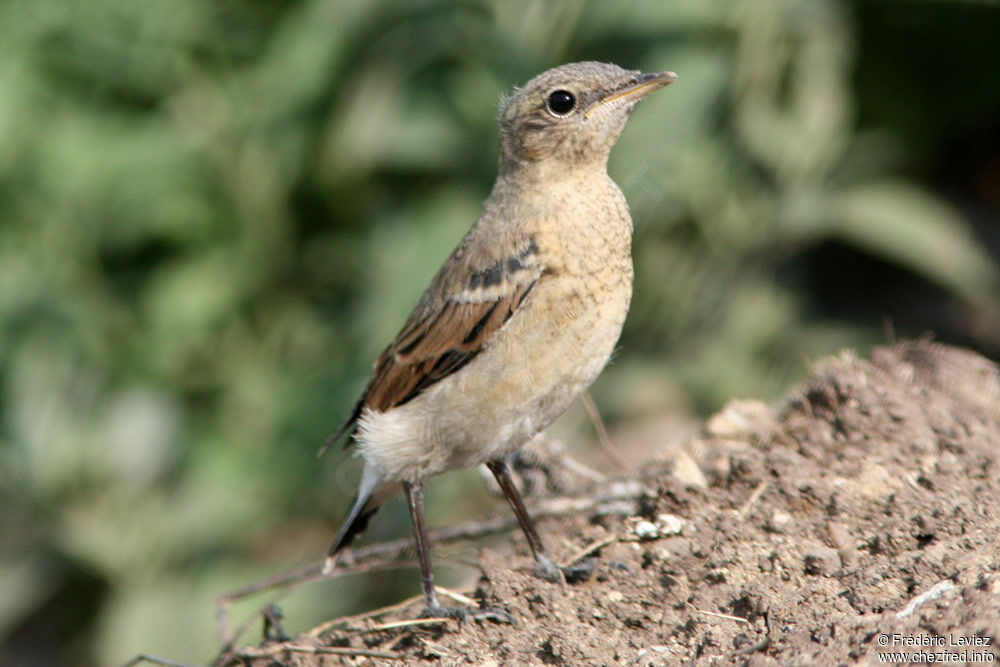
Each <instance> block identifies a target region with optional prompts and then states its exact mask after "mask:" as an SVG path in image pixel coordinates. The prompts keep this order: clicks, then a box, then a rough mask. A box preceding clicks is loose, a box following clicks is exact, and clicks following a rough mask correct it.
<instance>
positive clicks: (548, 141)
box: [500, 62, 677, 171]
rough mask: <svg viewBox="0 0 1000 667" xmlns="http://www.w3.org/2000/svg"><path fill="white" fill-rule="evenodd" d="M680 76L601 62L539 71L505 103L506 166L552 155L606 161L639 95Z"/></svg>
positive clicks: (568, 160)
mask: <svg viewBox="0 0 1000 667" xmlns="http://www.w3.org/2000/svg"><path fill="white" fill-rule="evenodd" d="M676 79H677V75H676V74H674V73H673V72H653V73H650V74H642V73H641V72H638V71H634V70H633V71H629V70H625V69H622V68H621V67H618V66H617V65H612V64H610V63H599V62H579V63H570V64H568V65H562V66H561V67H556V68H554V69H550V70H548V71H547V72H543V73H541V74H539V75H538V76H536V77H535V78H533V79H531V80H530V81H529V82H528V83H527V84H525V85H524V86H523V87H522V88H519V89H517V90H516V91H514V94H513V95H511V96H510V97H508V98H506V99H505V100H504V101H503V102H502V103H501V106H500V168H501V171H504V170H509V169H513V168H516V167H517V166H519V165H524V164H526V163H539V162H551V161H556V162H560V163H564V164H563V166H564V167H571V166H573V165H589V164H600V165H603V164H605V163H606V162H607V159H608V154H609V153H610V152H611V148H612V147H613V146H614V144H615V141H617V140H618V136H619V135H620V134H621V131H622V128H624V127H625V122H626V121H627V120H628V117H629V114H630V113H631V112H632V109H633V108H634V107H635V105H636V104H637V103H638V102H639V100H641V99H642V98H643V97H645V96H646V95H648V94H649V93H651V92H653V91H654V90H658V89H660V88H662V87H663V86H666V85H667V84H669V83H671V82H673V81H674V80H676Z"/></svg>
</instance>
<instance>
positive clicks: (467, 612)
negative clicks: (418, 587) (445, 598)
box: [420, 604, 515, 625]
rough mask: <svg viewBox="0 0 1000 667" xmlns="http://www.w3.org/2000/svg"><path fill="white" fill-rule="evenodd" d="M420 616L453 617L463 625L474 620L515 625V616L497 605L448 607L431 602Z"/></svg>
mask: <svg viewBox="0 0 1000 667" xmlns="http://www.w3.org/2000/svg"><path fill="white" fill-rule="evenodd" d="M420 618H453V619H455V620H457V621H458V622H459V623H462V624H463V625H464V624H465V623H467V622H468V621H469V619H472V620H473V621H493V622H494V623H508V624H510V625H514V624H515V623H514V617H513V616H511V615H510V614H508V613H507V612H505V611H504V610H503V609H499V608H497V607H481V608H471V607H446V606H444V605H442V604H429V605H427V606H426V607H425V608H424V611H423V613H422V614H420Z"/></svg>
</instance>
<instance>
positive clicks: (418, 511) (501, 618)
mask: <svg viewBox="0 0 1000 667" xmlns="http://www.w3.org/2000/svg"><path fill="white" fill-rule="evenodd" d="M403 490H404V491H406V503H407V505H409V507H410V519H412V520H413V536H414V538H415V539H416V543H417V559H418V560H419V561H420V590H421V591H422V592H423V594H424V605H425V608H424V612H423V614H421V615H422V616H424V617H432V618H433V617H446V618H455V619H458V620H459V621H461V622H463V623H464V622H465V621H466V620H467V619H468V618H469V617H472V618H474V619H476V620H481V619H486V620H491V621H497V622H500V623H512V622H513V620H514V619H513V618H512V617H511V616H510V614H508V613H507V612H505V611H503V610H502V609H492V608H486V609H465V608H464V607H446V606H444V605H442V604H441V601H440V600H438V596H437V591H435V590H434V570H433V569H432V568H431V550H430V544H429V542H428V541H427V528H426V526H425V525H424V489H423V484H422V483H421V482H420V481H419V480H418V481H416V482H403Z"/></svg>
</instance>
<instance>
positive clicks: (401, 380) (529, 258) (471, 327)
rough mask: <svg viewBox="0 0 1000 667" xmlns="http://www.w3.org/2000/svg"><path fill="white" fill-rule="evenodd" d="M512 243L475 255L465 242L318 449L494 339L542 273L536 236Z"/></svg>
mask: <svg viewBox="0 0 1000 667" xmlns="http://www.w3.org/2000/svg"><path fill="white" fill-rule="evenodd" d="M479 247H480V248H482V246H481V245H480V246H479ZM507 247H514V248H515V250H513V251H511V252H507V253H502V256H501V253H494V255H493V256H492V257H489V258H482V257H479V258H472V257H468V256H466V254H465V253H464V252H463V247H462V246H459V248H458V249H457V250H456V252H455V254H453V255H452V257H451V258H450V259H449V261H448V262H447V263H446V264H445V266H444V267H442V270H441V272H440V273H439V274H438V276H437V277H436V278H435V280H434V282H433V283H432V284H431V287H430V289H428V291H427V292H426V293H425V294H424V297H423V299H421V301H420V303H419V304H418V305H417V307H416V308H415V309H414V311H413V313H412V314H411V315H410V318H409V319H408V320H407V321H406V324H405V325H404V326H403V329H402V330H401V331H400V332H399V334H398V335H397V336H396V339H395V340H394V341H393V342H392V343H391V344H390V345H389V347H387V348H386V349H385V351H384V352H383V353H382V354H381V356H379V358H378V360H377V361H376V362H375V367H374V370H373V372H372V378H371V380H370V381H369V383H368V386H367V387H366V388H365V391H364V393H363V394H362V396H361V398H360V399H359V400H358V402H357V404H356V405H355V406H354V409H353V410H352V412H351V414H350V416H349V417H348V418H347V419H346V420H345V421H344V423H343V424H341V425H340V427H339V428H338V429H337V431H336V432H335V433H334V434H333V435H332V436H331V437H330V439H329V440H327V442H326V444H325V445H324V446H323V448H322V449H321V450H320V454H322V453H323V452H324V451H326V449H327V448H328V447H330V445H332V444H333V443H334V442H336V441H337V439H339V438H340V436H341V435H343V434H344V433H346V432H347V431H348V430H350V429H351V428H353V426H354V424H355V423H356V422H357V420H358V418H359V417H360V416H361V413H362V412H363V411H364V409H365V408H368V409H370V410H376V411H379V412H385V411H386V410H389V409H391V408H394V407H396V406H399V405H403V404H404V403H406V402H407V401H410V400H412V399H413V398H415V397H416V396H418V395H419V394H420V393H421V392H422V391H424V390H425V389H427V388H428V387H430V386H431V385H433V384H434V383H436V382H439V381H440V380H443V379H444V378H446V377H448V376H449V375H451V374H452V373H455V372H457V371H458V370H459V369H461V368H462V367H463V366H465V365H466V364H467V363H469V362H470V361H471V360H472V359H473V358H474V357H475V356H476V355H477V354H479V352H480V351H481V350H482V349H483V348H484V347H485V346H486V345H487V344H488V343H489V340H490V339H491V338H492V337H493V335H494V334H495V333H496V332H497V331H499V329H500V328H501V327H502V326H503V325H504V323H505V322H507V320H509V319H510V317H511V316H512V315H513V314H514V312H515V311H516V310H517V309H518V307H519V306H520V305H521V304H522V303H523V302H524V299H525V298H526V297H527V296H528V294H529V293H530V292H531V289H532V288H533V287H534V286H535V284H536V283H537V282H538V279H539V278H540V277H541V274H542V267H541V265H540V263H539V262H538V246H536V245H535V243H534V241H533V240H532V239H530V238H527V239H524V240H523V241H522V242H521V243H516V244H511V245H508V246H507ZM349 443H350V441H348V444H349Z"/></svg>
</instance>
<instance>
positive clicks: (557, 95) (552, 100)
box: [545, 90, 576, 116]
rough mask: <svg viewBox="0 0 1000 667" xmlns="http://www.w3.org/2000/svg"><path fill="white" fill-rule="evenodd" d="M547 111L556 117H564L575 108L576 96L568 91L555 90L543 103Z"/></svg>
mask: <svg viewBox="0 0 1000 667" xmlns="http://www.w3.org/2000/svg"><path fill="white" fill-rule="evenodd" d="M545 104H546V106H548V108H549V111H551V112H552V113H554V114H555V115H557V116H565V115H566V114H568V113H569V112H570V111H572V110H573V107H575V106H576V96H575V95H574V94H573V93H571V92H569V91H568V90H557V91H555V92H553V93H551V94H550V95H549V99H548V100H546V102H545Z"/></svg>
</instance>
